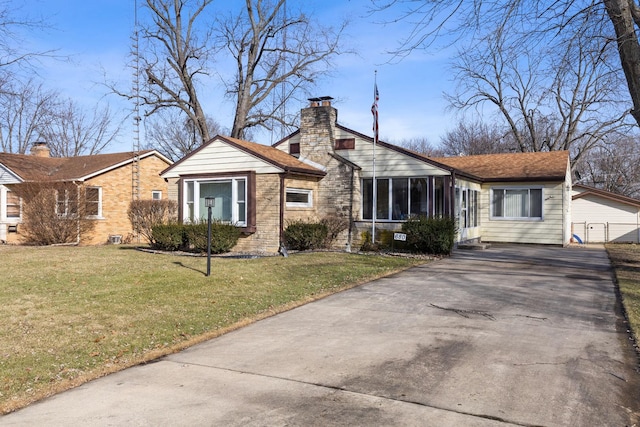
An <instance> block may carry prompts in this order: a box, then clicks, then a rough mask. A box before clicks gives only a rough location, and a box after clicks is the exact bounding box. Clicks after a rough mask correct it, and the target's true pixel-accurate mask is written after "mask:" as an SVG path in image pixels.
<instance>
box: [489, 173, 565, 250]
mask: <svg viewBox="0 0 640 427" xmlns="http://www.w3.org/2000/svg"><path fill="white" fill-rule="evenodd" d="M537 185H542V186H543V187H544V190H543V199H544V200H543V216H544V219H543V220H542V221H536V220H496V219H494V220H492V219H490V217H489V215H490V211H491V209H490V200H489V197H490V189H491V188H492V187H500V188H509V187H514V188H515V187H529V186H531V184H530V183H513V184H511V185H503V184H501V183H500V184H497V183H491V184H485V185H483V186H482V193H481V196H480V198H481V204H480V212H481V213H480V227H481V230H482V232H481V234H482V240H483V241H485V242H505V243H507V242H508V243H535V244H551V245H562V244H563V243H564V229H563V215H562V212H563V209H564V206H563V191H562V189H563V184H562V183H546V184H545V183H541V184H536V186H537Z"/></svg>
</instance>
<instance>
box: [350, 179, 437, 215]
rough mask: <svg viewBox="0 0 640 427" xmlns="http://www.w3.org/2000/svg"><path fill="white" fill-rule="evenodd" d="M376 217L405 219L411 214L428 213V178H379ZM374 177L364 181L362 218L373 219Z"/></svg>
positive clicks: (377, 180)
mask: <svg viewBox="0 0 640 427" xmlns="http://www.w3.org/2000/svg"><path fill="white" fill-rule="evenodd" d="M376 183H377V185H376V190H377V191H376V206H377V209H376V219H379V220H392V221H404V220H406V219H408V218H409V216H410V215H426V214H427V213H428V212H427V211H428V205H427V179H426V178H377V179H376ZM372 207H373V179H371V178H367V179H364V180H363V182H362V218H363V219H365V220H366V219H372V211H373V208H372Z"/></svg>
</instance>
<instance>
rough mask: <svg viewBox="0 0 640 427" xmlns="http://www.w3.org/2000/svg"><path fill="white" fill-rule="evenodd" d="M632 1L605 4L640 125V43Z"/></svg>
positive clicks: (611, 1)
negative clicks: (639, 41)
mask: <svg viewBox="0 0 640 427" xmlns="http://www.w3.org/2000/svg"><path fill="white" fill-rule="evenodd" d="M631 1H633V0H604V5H605V7H606V9H607V15H609V19H610V20H611V22H612V23H613V28H614V29H615V32H616V37H617V42H618V53H619V54H620V62H621V64H622V70H623V71H624V75H625V77H626V79H627V86H628V87H629V93H630V94H631V100H632V101H633V109H632V110H631V115H632V116H633V118H634V119H635V120H636V122H637V123H638V125H640V43H638V38H637V36H636V33H635V25H634V21H633V16H632V13H631V5H630V4H629V2H631Z"/></svg>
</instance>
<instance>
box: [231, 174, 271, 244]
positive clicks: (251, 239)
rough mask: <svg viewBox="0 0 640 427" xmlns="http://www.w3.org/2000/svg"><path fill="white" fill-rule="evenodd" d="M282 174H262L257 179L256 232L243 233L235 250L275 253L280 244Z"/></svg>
mask: <svg viewBox="0 0 640 427" xmlns="http://www.w3.org/2000/svg"><path fill="white" fill-rule="evenodd" d="M279 221H280V176H279V175H277V174H261V175H258V176H257V179H256V232H255V233H252V234H248V235H243V236H241V237H240V239H239V240H238V244H237V245H236V246H235V247H234V248H233V252H264V253H274V252H277V251H278V248H279V245H280V229H279Z"/></svg>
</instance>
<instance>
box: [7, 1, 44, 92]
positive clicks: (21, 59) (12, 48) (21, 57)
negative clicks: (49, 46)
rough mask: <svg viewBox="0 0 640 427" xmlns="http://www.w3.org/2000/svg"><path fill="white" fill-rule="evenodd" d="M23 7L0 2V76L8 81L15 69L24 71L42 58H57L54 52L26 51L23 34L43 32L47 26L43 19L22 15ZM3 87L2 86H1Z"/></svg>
mask: <svg viewBox="0 0 640 427" xmlns="http://www.w3.org/2000/svg"><path fill="white" fill-rule="evenodd" d="M22 12H23V11H22V7H21V6H20V5H18V4H15V2H11V1H8V0H3V1H0V74H4V78H3V81H5V82H6V81H7V80H8V78H7V77H6V76H7V74H9V75H11V74H13V72H14V70H13V68H14V67H21V68H22V69H23V70H24V69H25V68H29V67H30V66H31V65H32V63H33V62H34V61H35V60H37V59H39V58H42V57H52V56H55V51H54V50H36V51H32V50H26V49H25V46H27V44H26V43H24V40H23V37H22V33H23V32H29V33H33V32H34V31H38V30H43V29H45V28H47V24H46V23H45V22H44V21H43V20H42V19H33V18H30V17H28V16H26V15H25V14H24V13H22ZM0 87H1V86H0Z"/></svg>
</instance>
